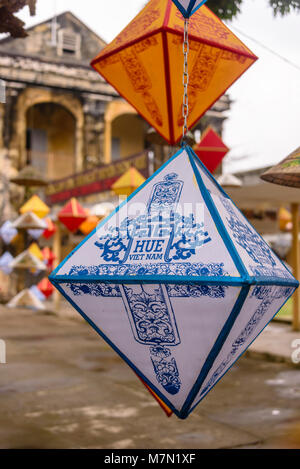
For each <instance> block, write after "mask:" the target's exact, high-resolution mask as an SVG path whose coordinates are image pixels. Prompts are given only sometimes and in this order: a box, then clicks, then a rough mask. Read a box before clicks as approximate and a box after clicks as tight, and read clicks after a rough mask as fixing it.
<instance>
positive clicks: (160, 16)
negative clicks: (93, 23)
mask: <svg viewBox="0 0 300 469" xmlns="http://www.w3.org/2000/svg"><path fill="white" fill-rule="evenodd" d="M182 3H183V2H182ZM184 3H186V4H187V2H184ZM188 3H189V4H190V5H191V4H192V2H188ZM187 7H188V5H187ZM186 21H189V29H190V47H189V68H190V79H189V89H190V93H189V117H188V127H189V128H192V127H193V125H194V124H196V122H198V120H199V119H200V117H201V116H202V115H203V114H204V113H205V112H206V111H207V110H208V109H209V108H211V106H212V105H213V104H214V102H215V101H217V99H219V97H220V96H221V95H222V94H223V93H224V92H225V91H226V90H227V89H228V88H229V87H230V86H231V85H232V83H233V82H234V81H235V80H236V79H237V78H238V77H239V76H241V75H242V74H243V73H244V72H245V71H246V70H247V69H248V68H249V67H250V66H251V65H252V64H253V63H254V62H255V60H256V59H257V57H256V56H255V55H254V54H253V53H252V52H251V51H250V50H249V49H248V48H247V47H246V46H245V45H244V44H243V43H242V42H241V41H240V40H239V39H238V38H237V37H236V35H235V34H233V33H232V32H231V31H230V30H229V29H228V27H227V26H225V24H224V23H222V21H221V20H220V19H219V18H217V17H216V15H214V14H213V13H212V12H211V11H210V10H209V9H208V8H207V7H206V6H205V5H203V6H202V7H201V8H200V9H198V10H197V11H195V13H194V14H193V16H192V17H191V18H190V20H186ZM183 31H184V18H183V17H182V14H181V13H180V12H179V11H178V8H177V7H176V6H175V4H174V3H173V2H172V0H150V1H149V2H148V3H147V4H146V6H145V8H144V9H143V10H142V11H141V12H140V13H139V14H138V15H137V16H136V17H135V18H134V20H133V21H132V22H131V23H130V24H129V25H128V26H127V27H126V28H125V29H124V30H123V31H122V32H121V33H120V34H119V35H118V36H117V37H116V39H115V40H114V41H113V42H111V43H110V44H109V45H108V46H106V47H105V48H104V49H102V51H101V52H100V54H99V55H98V56H97V57H96V58H95V59H94V60H93V62H92V66H93V67H94V68H95V70H96V71H97V72H99V73H100V74H101V75H102V77H103V78H104V79H105V80H106V81H107V82H108V83H110V84H111V85H112V86H113V87H114V88H115V89H116V90H117V91H118V93H119V94H120V95H121V96H123V97H124V98H125V99H126V100H127V101H128V102H129V103H130V104H131V105H132V106H133V107H134V108H135V109H136V110H137V112H138V113H139V114H140V115H141V116H142V117H143V118H144V119H145V120H146V121H147V122H149V124H150V126H151V127H154V128H155V130H156V131H157V132H158V133H159V134H160V135H161V136H162V137H163V138H164V139H165V140H166V141H167V142H168V143H170V144H175V143H176V142H178V141H179V140H180V138H181V135H182V126H183V122H184V116H183V114H182V76H181V75H180V74H179V73H178V70H180V69H181V68H182V45H183V44H182V43H183V40H182V36H183Z"/></svg>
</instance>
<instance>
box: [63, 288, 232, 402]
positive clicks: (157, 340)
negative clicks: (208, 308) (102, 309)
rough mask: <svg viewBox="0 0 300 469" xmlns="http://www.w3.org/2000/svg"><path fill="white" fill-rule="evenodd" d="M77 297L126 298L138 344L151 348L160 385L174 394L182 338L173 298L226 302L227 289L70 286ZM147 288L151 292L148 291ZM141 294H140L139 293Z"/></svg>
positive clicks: (176, 389)
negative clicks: (174, 352) (173, 348)
mask: <svg viewBox="0 0 300 469" xmlns="http://www.w3.org/2000/svg"><path fill="white" fill-rule="evenodd" d="M66 286H67V287H68V288H70V290H71V291H72V293H73V295H74V296H81V295H90V296H96V297H99V296H101V297H108V298H114V297H115V298H116V297H119V298H123V302H124V304H125V307H126V310H127V313H128V317H129V321H130V323H131V325H132V330H133V334H134V337H135V339H136V340H137V342H139V343H141V344H143V345H151V347H150V357H151V361H152V364H153V368H154V371H155V374H156V378H157V380H158V382H159V383H160V384H161V385H162V386H163V387H164V388H165V390H166V391H167V392H168V393H170V394H176V393H177V392H179V390H180V385H181V381H180V378H179V372H178V367H177V364H176V361H175V359H174V358H173V357H171V352H170V349H168V348H166V347H165V346H166V345H168V346H170V345H171V346H176V345H178V344H179V343H180V337H179V333H178V330H177V326H176V320H175V316H174V313H173V309H172V305H171V303H170V300H169V298H172V297H177V298H188V297H191V298H198V297H200V296H208V297H210V298H215V299H217V298H224V297H225V294H226V289H227V288H228V287H224V286H215V285H213V286H211V285H166V286H162V285H148V286H147V287H144V286H143V285H134V286H130V285H117V284H108V283H92V282H91V283H87V282H84V283H83V282H80V283H77V282H76V283H69V284H67V285H66ZM146 288H147V291H146ZM137 290H138V292H137Z"/></svg>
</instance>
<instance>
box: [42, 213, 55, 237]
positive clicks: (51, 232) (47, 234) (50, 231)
mask: <svg viewBox="0 0 300 469" xmlns="http://www.w3.org/2000/svg"><path fill="white" fill-rule="evenodd" d="M45 222H46V223H47V228H46V230H45V231H44V233H43V237H44V238H45V239H50V238H51V236H53V235H54V233H55V232H56V229H57V228H56V226H55V224H54V223H53V221H52V220H51V218H45Z"/></svg>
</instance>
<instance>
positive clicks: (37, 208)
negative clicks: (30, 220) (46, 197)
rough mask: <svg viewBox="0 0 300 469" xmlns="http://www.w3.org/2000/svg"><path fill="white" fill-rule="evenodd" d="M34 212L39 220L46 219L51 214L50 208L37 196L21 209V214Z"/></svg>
mask: <svg viewBox="0 0 300 469" xmlns="http://www.w3.org/2000/svg"><path fill="white" fill-rule="evenodd" d="M28 212H32V213H34V214H35V215H36V216H37V217H39V218H44V217H45V216H47V215H48V213H49V212H50V209H49V207H48V206H47V205H46V204H45V203H44V202H43V201H42V200H41V199H40V198H39V197H38V196H37V195H33V196H32V197H31V198H30V199H29V200H28V202H26V204H24V205H23V206H22V207H21V208H20V213H21V214H22V215H23V214H24V213H28Z"/></svg>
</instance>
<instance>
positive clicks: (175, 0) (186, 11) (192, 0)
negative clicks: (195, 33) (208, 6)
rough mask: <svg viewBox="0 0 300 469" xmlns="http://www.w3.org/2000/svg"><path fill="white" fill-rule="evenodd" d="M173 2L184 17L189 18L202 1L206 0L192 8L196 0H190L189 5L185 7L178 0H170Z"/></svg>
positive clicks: (200, 5)
mask: <svg viewBox="0 0 300 469" xmlns="http://www.w3.org/2000/svg"><path fill="white" fill-rule="evenodd" d="M172 1H173V3H175V5H176V6H177V8H178V10H179V11H180V13H181V14H182V16H183V17H184V18H190V17H191V16H192V15H193V14H194V13H195V12H196V11H197V10H198V9H199V8H200V7H202V5H204V3H206V2H207V0H203V1H202V2H201V3H200V4H199V5H198V6H197V7H196V8H194V5H195V3H196V1H197V0H190V3H189V6H188V8H187V9H185V8H183V6H182V5H181V3H180V2H179V1H178V0H172Z"/></svg>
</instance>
